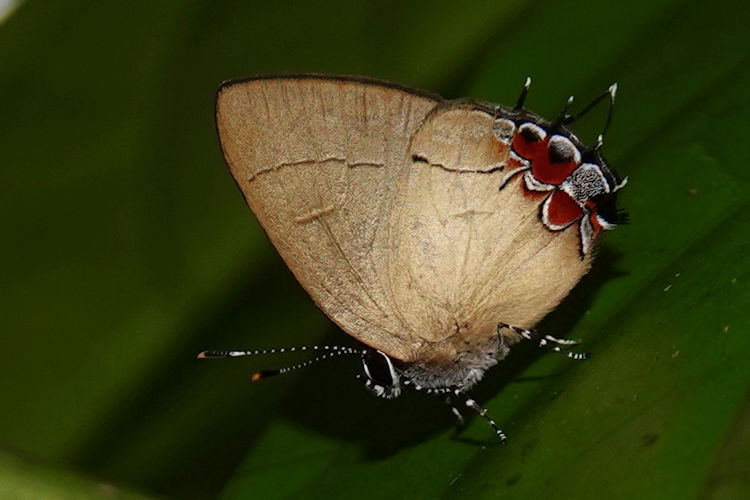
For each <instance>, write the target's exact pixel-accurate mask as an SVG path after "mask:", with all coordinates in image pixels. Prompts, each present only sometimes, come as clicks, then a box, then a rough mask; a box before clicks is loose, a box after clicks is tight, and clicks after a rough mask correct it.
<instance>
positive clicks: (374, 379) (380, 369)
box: [362, 349, 401, 399]
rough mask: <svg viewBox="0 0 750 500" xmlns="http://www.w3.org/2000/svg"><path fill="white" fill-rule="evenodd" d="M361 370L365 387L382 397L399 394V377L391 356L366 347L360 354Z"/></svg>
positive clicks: (391, 396) (388, 397) (389, 397)
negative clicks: (365, 350) (363, 352)
mask: <svg viewBox="0 0 750 500" xmlns="http://www.w3.org/2000/svg"><path fill="white" fill-rule="evenodd" d="M362 371H363V372H364V375H365V387H366V388H367V389H368V390H369V391H370V392H372V393H373V394H375V395H376V396H380V397H383V398H387V399H391V398H395V397H397V396H398V395H399V394H401V383H400V377H399V376H398V373H397V372H396V368H395V367H394V366H393V362H392V361H391V358H389V357H388V356H387V355H385V354H383V353H382V352H380V351H377V350H375V349H368V350H367V352H366V353H365V354H364V355H363V356H362Z"/></svg>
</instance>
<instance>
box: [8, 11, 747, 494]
mask: <svg viewBox="0 0 750 500" xmlns="http://www.w3.org/2000/svg"><path fill="white" fill-rule="evenodd" d="M0 6H2V8H3V9H5V18H4V19H3V20H2V21H0V92H1V93H2V106H1V107H0V176H2V177H0V179H2V184H1V185H2V195H0V227H2V231H3V235H4V236H3V242H2V245H1V246H0V248H1V249H2V250H1V251H2V288H1V289H0V293H2V296H1V297H0V322H1V323H0V334H2V345H3V347H4V349H5V353H6V354H5V356H4V359H3V362H2V363H0V394H2V406H1V407H0V409H1V410H0V498H3V499H5V498H9V499H15V498H144V497H149V498H151V497H173V498H187V499H193V498H214V497H218V496H223V497H224V498H232V499H233V498H263V499H270V498H273V499H275V498H352V497H357V498H472V499H483V498H504V499H507V498H539V497H545V498H577V499H583V498H602V497H603V496H605V495H606V496H607V497H608V498H635V497H638V498H660V499H664V498H676V499H677V498H679V499H683V498H716V499H735V498H750V479H749V478H750V359H749V357H750V354H749V353H750V333H749V329H750V318H749V315H748V312H747V310H748V306H750V287H748V281H749V280H750V258H749V257H748V252H750V216H749V215H748V214H749V213H750V196H749V195H748V192H749V191H748V189H749V188H750V147H749V145H748V139H747V137H748V135H747V134H748V132H749V130H748V124H749V123H750V97H749V94H750V65H749V64H748V63H750V38H749V37H748V26H750V22H749V21H750V16H749V15H748V8H747V7H746V6H747V3H745V2H739V1H732V0H716V1H714V2H703V1H699V0H694V1H676V0H675V1H669V0H661V1H654V0H633V1H629V2H593V1H589V2H577V1H574V0H558V1H537V2H531V1H522V0H487V1H480V0H470V1H466V2H455V1H415V2H402V1H395V0H390V1H363V2H356V1H355V2H352V1H345V0H320V1H317V2H299V1H297V2H284V1H280V2H218V1H207V0H185V1H176V0H171V1H170V0H164V1H159V2H152V1H140V0H136V1H130V2H88V1H77V0H69V1H67V2H55V3H52V2H41V1H34V0H27V1H25V2H22V3H20V4H18V3H16V2H13V1H8V0H5V1H3V2H1V3H0ZM278 72H318V73H345V74H362V75H368V76H373V77H378V78H383V79H389V80H393V81H397V82H399V83H402V84H405V85H411V86H415V87H419V88H424V89H427V90H431V91H434V92H438V93H440V94H442V95H444V96H446V97H461V96H467V95H468V96H472V97H475V98H477V99H482V100H489V101H495V102H500V103H506V104H511V103H513V102H514V99H515V98H516V97H517V94H518V91H519V89H520V85H521V83H522V82H523V79H524V78H525V77H526V75H531V76H532V77H533V79H534V85H533V87H532V90H531V94H530V96H529V99H528V101H527V105H528V107H529V108H531V109H532V110H535V111H537V112H538V113H540V114H542V115H547V116H550V115H553V114H554V113H555V112H557V111H558V110H559V108H560V106H561V105H562V103H563V102H564V101H565V99H566V98H567V96H568V95H569V94H575V95H576V96H577V97H578V101H577V102H578V104H579V105H582V104H583V103H584V102H586V101H587V100H588V99H590V98H592V97H594V96H595V95H598V94H599V93H600V92H602V91H603V90H604V89H606V88H607V86H608V85H609V84H610V83H612V82H613V81H617V82H619V85H620V92H619V95H618V103H617V107H616V110H615V121H614V124H613V127H612V129H611V131H610V133H609V135H608V137H607V144H606V146H605V152H606V154H607V157H608V159H609V161H610V163H611V164H612V165H613V166H614V167H615V168H616V169H617V170H618V171H619V172H620V173H621V174H622V175H628V176H630V181H631V182H630V184H629V185H628V186H627V188H626V189H625V190H624V191H623V193H622V205H623V206H624V207H625V208H627V210H628V211H629V212H630V215H631V219H632V223H631V224H630V225H629V226H624V227H621V228H618V229H617V230H616V231H614V232H612V233H611V234H607V237H606V238H605V242H604V245H603V247H602V249H601V252H600V257H599V260H598V261H597V263H596V264H595V267H594V269H593V270H592V272H591V274H590V275H589V276H587V277H586V278H585V279H584V281H583V282H582V283H581V284H580V286H579V287H577V288H576V289H575V290H574V292H573V294H572V295H571V296H570V297H569V298H568V299H566V301H565V302H564V303H563V304H562V305H561V306H560V308H558V309H557V310H556V311H555V312H554V313H553V314H552V315H551V316H550V317H549V318H547V319H546V320H545V321H544V323H543V324H542V326H543V327H544V328H546V329H548V330H549V331H551V332H552V333H554V334H556V335H559V336H568V337H578V338H583V339H584V340H585V342H586V344H585V345H586V349H587V350H591V351H593V353H594V355H593V357H592V358H591V359H590V360H589V361H587V362H586V363H573V362H571V361H570V360H567V359H565V358H562V357H557V356H552V355H548V356H541V355H539V353H537V352H536V351H535V350H534V349H529V348H523V347H522V348H519V349H518V350H517V352H515V353H514V354H513V355H512V356H511V357H510V358H509V359H508V360H507V361H506V362H504V363H503V364H502V365H501V366H500V367H498V368H496V369H494V370H493V371H491V372H490V374H489V375H488V377H487V378H486V380H485V382H484V383H483V384H481V386H480V387H479V389H478V391H477V394H476V397H477V399H479V400H480V401H482V402H485V403H486V404H487V406H488V407H489V410H490V412H491V414H492V415H493V417H494V418H495V420H497V421H498V422H499V423H500V424H501V425H502V427H503V428H504V430H505V431H506V432H507V433H508V435H509V437H510V441H509V443H508V445H507V446H505V447H501V446H499V445H497V444H496V443H495V441H494V437H493V435H492V432H491V431H490V429H489V428H488V427H487V426H486V424H485V423H484V422H482V421H481V420H476V419H474V420H472V421H471V423H470V425H469V426H468V428H467V429H466V430H464V431H463V432H462V433H459V434H454V433H453V430H452V425H453V418H452V415H451V414H450V412H448V411H447V410H446V408H444V406H443V404H442V403H441V402H440V401H437V400H433V399H431V398H427V397H424V396H420V395H407V396H405V397H403V398H401V399H400V400H398V401H394V402H387V401H381V400H378V399H376V398H373V397H371V396H370V395H369V394H367V393H365V391H364V390H363V389H362V388H361V387H360V383H359V382H358V381H357V380H355V379H354V374H355V372H356V362H354V360H345V359H341V360H335V361H332V362H330V363H328V364H322V365H319V366H316V367H314V368H310V369H308V370H306V371H305V372H304V373H299V374H296V373H295V374H293V375H289V376H286V377H280V378H278V379H272V380H269V381H267V382H265V383H263V384H257V385H252V386H250V384H249V383H248V380H249V375H250V374H251V373H252V372H253V371H254V370H256V369H258V368H261V367H269V366H270V367H274V366H277V365H279V364H285V363H287V362H291V361H294V360H295V359H291V358H290V359H268V360H261V359H256V360H233V361H226V362H198V361H196V360H195V359H194V356H195V354H196V353H197V352H198V351H200V350H202V349H204V348H209V347H252V346H258V347H265V346H279V345H281V346H283V345H292V344H299V343H308V344H309V343H315V342H336V343H345V344H348V345H354V341H353V340H352V339H350V338H349V337H348V336H346V335H345V334H343V333H342V332H340V331H338V330H337V329H336V328H335V327H333V326H332V325H331V323H330V322H329V321H328V320H327V319H326V318H325V316H324V315H323V314H322V313H321V312H320V311H318V310H317V309H316V308H315V306H314V305H313V303H312V301H311V300H310V299H309V298H308V297H307V296H306V295H305V293H304V292H303V291H302V290H301V289H300V287H299V286H298V284H297V283H296V282H295V280H294V279H293V277H292V276H291V274H290V273H289V272H288V271H287V270H286V268H285V266H284V265H283V263H282V262H281V260H280V259H279V257H278V256H277V255H276V253H275V251H274V250H273V248H272V247H271V245H270V244H269V242H268V241H267V239H266V237H265V236H264V234H263V232H262V230H261V229H260V228H259V226H258V224H257V222H256V221H255V219H254V218H253V216H252V215H251V213H250V212H249V210H248V209H247V208H246V207H245V205H244V202H243V200H242V197H241V195H240V193H239V192H238V190H237V189H236V188H235V186H234V183H233V181H232V179H231V177H230V175H229V174H228V172H227V170H226V168H225V166H224V164H223V160H222V158H221V153H220V150H219V146H218V141H217V139H216V136H215V132H214V119H213V100H214V94H215V91H216V89H217V86H218V84H219V83H220V82H221V81H222V80H225V79H229V78H234V77H240V76H247V75H252V74H263V73H278ZM604 113H605V110H603V109H601V110H597V111H596V112H593V113H592V114H591V116H590V117H587V119H585V120H583V121H582V122H581V123H579V124H576V127H574V128H575V129H576V131H577V132H579V133H580V135H581V136H582V137H583V138H584V139H586V140H587V141H588V142H591V141H592V140H593V138H594V137H595V136H596V133H597V131H598V130H599V129H600V127H601V124H602V121H603V117H604Z"/></svg>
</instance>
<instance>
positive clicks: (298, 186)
mask: <svg viewBox="0 0 750 500" xmlns="http://www.w3.org/2000/svg"><path fill="white" fill-rule="evenodd" d="M438 102H439V97H437V96H431V95H429V94H426V93H425V94H419V93H417V92H415V91H407V90H404V89H401V88H399V87H396V86H393V85H389V84H383V83H379V82H374V81H369V80H363V79H351V78H321V77H299V78H296V77H290V78H270V79H269V78H261V79H251V80H246V81H242V82H237V83H231V84H228V85H226V86H224V87H223V88H222V89H221V90H220V91H219V94H218V96H217V104H216V121H217V127H218V132H219V138H220V140H221V145H222V149H223V151H224V156H225V158H226V161H227V163H228V165H229V168H230V170H231V172H232V175H233V176H234V178H235V180H236V181H237V184H238V185H239V187H240V189H241V190H242V193H243V194H244V196H245V199H246V200H247V203H248V205H249V206H250V208H251V209H252V211H253V212H254V213H255V215H256V217H257V218H258V220H259V221H260V223H261V224H262V226H263V228H264V229H265V230H266V232H267V233H268V236H269V238H270V239H271V241H272V242H273V244H274V245H275V246H276V248H277V250H278V251H279V253H280V254H281V256H282V257H283V259H284V260H285V261H286V263H287V265H288V266H289V268H290V269H291V270H292V272H293V273H294V275H295V276H296V277H297V279H298V280H299V282H300V283H301V284H302V286H303V287H304V288H305V289H306V290H307V291H308V293H309V294H310V295H311V297H312V298H313V300H314V301H315V302H316V303H317V304H318V306H319V307H320V308H321V309H322V310H323V311H324V312H325V313H326V314H327V315H328V316H329V317H331V319H333V320H334V321H335V322H336V323H337V324H338V325H339V326H341V328H343V329H344V330H345V331H346V332H347V333H349V334H350V335H352V336H354V337H355V338H357V339H359V340H360V341H362V342H364V343H366V344H368V345H371V346H373V347H376V348H378V349H381V350H383V351H385V352H388V353H389V354H391V355H393V356H395V357H405V356H406V351H407V349H406V347H405V345H406V344H405V342H404V341H403V340H402V339H408V338H409V337H410V336H409V335H408V334H407V332H406V331H404V328H405V325H404V324H403V323H402V321H401V320H400V319H399V317H398V316H397V315H395V314H394V310H395V306H394V303H393V297H392V295H391V293H390V291H389V288H388V287H389V284H388V275H387V271H388V266H387V255H388V248H387V244H388V236H387V232H388V230H389V220H390V212H391V206H392V204H393V198H394V194H395V188H396V182H397V179H398V178H399V175H400V171H401V170H403V168H405V166H407V163H406V161H405V159H406V154H407V149H408V146H409V141H410V138H411V136H412V134H413V133H414V131H415V130H416V129H417V128H418V127H419V126H420V124H421V123H422V120H423V119H424V117H425V116H426V115H427V113H428V112H429V111H430V110H431V109H432V108H433V107H435V105H436V104H437V103H438Z"/></svg>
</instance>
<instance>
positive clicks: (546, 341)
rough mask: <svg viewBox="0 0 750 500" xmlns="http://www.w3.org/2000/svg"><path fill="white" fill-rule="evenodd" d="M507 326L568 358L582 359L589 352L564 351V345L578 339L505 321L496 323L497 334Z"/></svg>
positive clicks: (500, 333) (575, 341)
mask: <svg viewBox="0 0 750 500" xmlns="http://www.w3.org/2000/svg"><path fill="white" fill-rule="evenodd" d="M504 328H507V329H508V330H510V331H511V332H513V333H515V334H516V335H520V336H521V337H523V338H524V339H525V340H532V341H535V342H537V344H538V346H539V347H541V348H544V349H550V350H552V351H555V352H559V353H563V354H565V355H566V356H567V357H569V358H570V359H575V360H584V359H586V358H588V356H589V353H587V352H575V351H564V350H563V349H564V348H566V347H570V346H572V345H576V344H580V343H581V341H580V340H573V339H559V338H557V337H553V336H552V335H545V334H542V333H539V332H538V331H537V330H531V329H528V328H517V327H515V326H511V325H508V324H507V323H499V324H498V325H497V334H498V335H500V336H501V337H502V330H503V329H504Z"/></svg>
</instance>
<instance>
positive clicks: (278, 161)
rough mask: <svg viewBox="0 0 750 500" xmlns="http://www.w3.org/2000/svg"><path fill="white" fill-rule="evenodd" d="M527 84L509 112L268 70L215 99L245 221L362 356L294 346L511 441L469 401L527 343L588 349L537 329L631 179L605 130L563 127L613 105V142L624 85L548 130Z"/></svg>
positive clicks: (218, 353)
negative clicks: (423, 397)
mask: <svg viewBox="0 0 750 500" xmlns="http://www.w3.org/2000/svg"><path fill="white" fill-rule="evenodd" d="M529 86H530V80H529V79H527V80H526V83H525V85H524V86H523V89H522V92H521V95H520V97H519V99H518V101H517V103H516V105H515V106H514V107H512V108H511V107H504V106H500V105H495V104H489V103H483V102H475V101H470V100H456V101H452V100H445V99H443V98H441V97H440V96H438V95H435V94H432V93H429V92H424V91H420V90H415V89H410V88H407V87H403V86H401V85H397V84H393V83H389V82H382V81H378V80H373V79H369V78H362V77H349V76H323V75H300V76H282V77H278V76H261V77H255V78H249V79H245V80H238V81H231V82H228V83H225V84H223V85H222V86H221V88H220V90H219V92H218V95H217V100H216V124H217V130H218V135H219V139H220V142H221V148H222V151H223V154H224V158H225V160H226V163H227V165H228V166H229V170H230V172H231V174H232V176H233V177H234V179H235V181H236V183H237V185H238V186H239V188H240V191H241V192H242V194H243V196H244V197H245V200H246V201H247V204H248V205H249V207H250V209H251V210H252V211H253V213H254V214H255V216H256V217H257V218H258V220H259V221H260V223H261V225H262V226H263V228H264V229H265V231H266V233H267V235H268V237H269V238H270V240H271V242H272V243H273V244H274V246H275V247H276V249H277V250H278V252H279V254H280V255H281V257H282V258H283V259H284V261H285V262H286V264H287V265H288V266H289V268H290V269H291V271H292V272H293V273H294V275H295V277H296V278H297V280H298V281H299V282H300V284H301V285H302V286H303V287H304V288H305V290H307V292H308V293H309V294H310V296H311V297H312V299H313V301H314V302H315V303H316V304H317V305H318V307H320V309H322V310H323V312H325V314H327V315H328V317H329V318H330V319H331V320H333V321H334V322H335V323H336V324H337V325H338V326H339V327H340V328H341V329H342V330H344V331H345V332H346V333H348V334H349V335H351V336H352V337H354V338H355V339H357V340H358V341H360V342H361V343H362V344H364V345H365V346H366V347H364V348H362V349H356V348H349V347H340V346H312V347H310V348H307V347H305V348H299V350H308V349H309V350H314V351H318V352H319V353H321V354H320V356H319V358H326V357H330V356H333V355H342V354H343V355H357V356H360V358H361V369H362V374H361V375H362V378H363V379H364V381H365V386H366V387H367V388H368V389H369V390H370V391H371V392H373V393H374V394H375V395H377V396H380V397H384V398H394V397H397V396H399V395H400V394H401V393H402V391H403V390H405V389H407V388H413V389H415V390H418V391H422V392H426V393H430V394H437V395H439V396H441V397H444V398H445V399H446V401H447V402H448V403H449V405H451V407H452V409H453V411H454V413H455V414H456V415H457V417H458V418H459V420H462V417H461V413H460V411H459V409H458V408H457V405H458V406H464V407H467V408H470V409H472V410H474V411H476V412H477V413H478V414H479V415H481V416H482V417H484V418H485V419H486V420H487V421H488V422H489V423H490V425H491V426H492V427H493V429H494V430H495V432H496V434H497V435H498V437H499V438H500V439H501V440H502V441H505V439H506V436H505V433H504V432H503V431H502V430H501V429H500V427H499V426H498V425H497V424H496V423H495V422H494V421H493V420H492V419H491V418H490V417H489V416H488V415H487V411H486V409H484V408H483V407H482V406H480V405H479V404H478V403H477V402H476V401H474V400H473V399H472V398H471V397H470V396H469V395H468V391H469V390H470V389H471V388H472V387H473V386H474V385H475V384H476V383H477V382H479V380H481V379H482V377H483V375H484V374H485V372H486V371H487V370H488V369H489V368H491V367H492V366H494V365H495V364H497V363H498V361H499V360H502V359H503V358H504V357H505V356H506V355H507V354H508V352H509V349H510V347H511V346H512V345H513V344H515V343H517V342H519V341H521V340H524V339H526V340H533V341H535V342H537V343H538V344H539V345H540V346H543V347H548V348H551V349H553V350H556V351H564V349H565V348H567V347H568V346H570V345H573V344H575V343H576V341H573V340H566V339H558V338H555V337H553V336H551V335H544V334H541V333H539V332H537V331H536V330H533V327H534V325H535V324H536V323H537V322H538V321H539V320H540V319H541V318H543V317H544V316H545V315H546V314H547V313H548V312H549V311H550V310H552V309H553V308H554V307H555V306H557V304H558V303H559V302H560V301H561V300H562V299H563V298H564V297H565V296H566V295H567V294H568V293H569V292H570V290H571V289H572V288H573V287H574V286H575V285H576V283H578V281H579V280H580V279H581V278H582V277H583V276H584V275H585V274H586V272H587V271H588V270H589V268H590V266H591V262H592V259H593V256H594V253H595V252H594V248H595V246H594V243H595V241H596V240H597V239H598V236H599V235H600V234H601V233H602V232H603V231H604V230H608V229H612V228H613V227H615V226H616V225H618V224H620V223H622V222H624V221H625V215H624V213H623V212H622V211H621V210H619V209H618V208H617V199H616V198H617V193H618V192H619V190H620V189H621V188H622V187H623V186H624V185H625V183H626V181H627V179H622V180H621V179H620V178H619V177H618V175H617V174H616V173H615V172H614V170H612V169H611V168H610V167H609V166H608V165H607V163H606V161H605V160H604V158H603V156H602V152H601V150H602V144H603V140H602V137H603V133H604V132H602V134H601V135H600V136H599V138H598V140H597V142H596V144H595V145H594V146H592V147H586V146H584V145H583V143H582V142H581V141H580V140H579V139H578V138H577V137H576V136H575V135H574V134H573V133H572V132H571V131H570V130H569V129H568V128H567V125H569V124H570V123H572V122H573V121H575V120H576V119H578V118H579V117H580V116H582V115H583V114H585V113H586V112H588V111H589V110H590V109H591V108H593V107H594V106H595V105H597V104H598V103H599V102H601V101H602V100H604V99H607V98H609V100H610V108H609V115H608V118H607V125H606V126H605V128H604V130H605V131H606V129H607V127H608V126H609V123H610V121H611V117H612V104H613V103H614V96H615V91H616V85H613V86H611V87H610V88H609V89H608V90H607V92H605V93H603V94H602V95H600V96H599V97H598V98H597V99H595V100H594V101H592V103H591V104H590V105H589V106H587V107H586V108H585V109H584V110H583V111H581V112H580V113H578V114H577V115H569V114H568V109H569V107H570V106H571V104H572V98H571V99H570V100H569V101H568V103H567V104H566V106H565V108H564V109H563V111H562V112H561V113H560V116H559V117H557V118H556V119H554V120H551V121H548V120H545V119H543V118H541V117H539V116H537V115H535V114H533V113H531V112H529V111H527V110H526V109H525V108H524V102H525V99H526V95H527V93H528V90H529ZM291 350H295V348H291V349H286V350H285V349H271V350H229V351H227V350H213V351H204V352H202V353H201V354H200V356H199V357H234V356H246V355H254V354H263V353H271V352H284V351H291ZM564 352H566V353H567V354H568V356H569V357H571V358H573V359H583V358H584V357H585V355H584V354H582V353H575V352H571V351H564ZM316 359H318V358H316ZM308 364H310V361H308V362H305V363H302V364H301V365H295V366H292V367H287V368H285V369H281V370H267V371H262V372H258V373H256V374H255V375H254V379H256V380H257V379H259V378H263V377H266V376H269V375H274V374H277V373H283V372H286V371H289V370H290V369H294V368H297V367H299V366H303V365H304V366H306V365H308Z"/></svg>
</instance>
